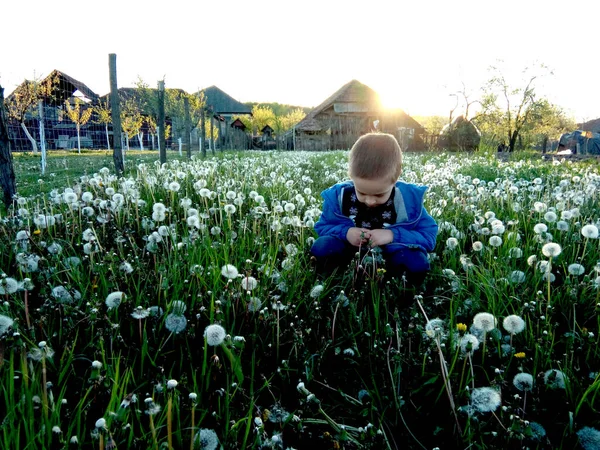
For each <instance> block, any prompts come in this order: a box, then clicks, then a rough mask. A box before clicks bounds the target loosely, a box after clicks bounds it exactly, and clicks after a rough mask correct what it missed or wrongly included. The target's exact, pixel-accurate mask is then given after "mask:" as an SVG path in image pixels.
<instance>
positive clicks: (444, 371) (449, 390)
mask: <svg viewBox="0 0 600 450" xmlns="http://www.w3.org/2000/svg"><path fill="white" fill-rule="evenodd" d="M417 305H419V308H420V309H421V312H422V313H423V315H424V316H425V320H427V321H428V322H429V319H428V318H427V314H426V313H425V310H424V309H423V305H421V301H420V300H418V299H417ZM435 344H436V346H437V349H438V355H439V357H440V367H441V372H442V378H443V380H444V387H445V388H446V394H447V395H448V401H449V402H450V407H451V408H452V413H453V414H454V420H455V422H456V428H457V429H458V432H459V433H460V434H462V429H461V427H460V423H459V421H458V415H457V414H456V406H455V405H454V396H453V395H452V386H451V385H450V380H449V378H448V372H447V367H446V360H445V359H444V353H443V352H442V346H441V345H440V339H439V336H438V337H437V338H436V340H435Z"/></svg>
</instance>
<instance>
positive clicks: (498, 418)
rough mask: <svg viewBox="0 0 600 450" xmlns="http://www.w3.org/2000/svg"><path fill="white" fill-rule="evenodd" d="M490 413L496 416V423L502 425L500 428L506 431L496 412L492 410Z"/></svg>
mask: <svg viewBox="0 0 600 450" xmlns="http://www.w3.org/2000/svg"><path fill="white" fill-rule="evenodd" d="M492 414H493V415H494V417H495V418H496V420H497V421H498V423H499V424H500V426H501V427H502V429H503V430H504V431H506V427H505V426H504V424H503V423H502V422H501V421H500V419H499V418H498V416H497V415H496V413H495V412H494V411H492Z"/></svg>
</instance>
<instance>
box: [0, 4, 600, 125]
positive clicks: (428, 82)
mask: <svg viewBox="0 0 600 450" xmlns="http://www.w3.org/2000/svg"><path fill="white" fill-rule="evenodd" d="M0 12H1V13H2V19H3V20H2V22H3V25H2V40H1V41H0V84H1V85H2V86H3V87H4V88H5V95H8V94H9V93H10V92H11V91H12V90H13V89H14V88H15V87H16V86H17V85H18V84H20V83H21V82H22V81H23V80H24V79H25V78H28V79H33V78H34V76H35V77H36V78H40V77H43V76H46V75H47V74H48V73H50V72H51V71H52V70H53V69H58V70H61V71H63V72H64V73H66V74H68V75H70V76H72V77H74V78H76V79H77V80H79V81H82V82H83V83H85V84H86V85H87V86H88V87H89V88H91V89H92V90H93V91H95V92H96V93H98V94H99V95H103V94H106V93H107V92H108V91H109V75H108V54H109V53H116V54H117V70H118V76H117V77H118V83H119V87H126V86H133V84H134V82H135V80H136V79H137V78H138V76H140V77H141V78H142V79H143V80H144V81H146V82H147V83H149V84H150V85H151V86H155V85H156V82H157V80H159V79H162V78H163V77H165V83H166V86H167V87H174V88H182V89H185V90H186V91H188V92H195V91H197V90H198V89H201V88H205V87H208V86H211V85H216V86H218V87H219V88H221V89H222V90H224V91H225V92H227V93H228V94H230V95H231V96H232V97H234V98H236V99H237V100H239V101H242V102H246V101H255V102H279V103H286V104H293V105H299V106H316V105H318V104H319V103H321V102H322V101H323V100H324V99H325V98H327V97H328V96H329V95H331V94H332V93H333V92H335V91H336V90H337V89H338V88H340V87H341V86H342V85H343V84H345V83H347V82H348V81H350V80H352V79H357V80H359V81H361V82H362V83H365V84H367V85H368V86H370V87H372V88H373V89H375V90H376V91H377V92H379V94H380V95H381V97H382V100H383V102H384V104H386V105H387V106H391V107H400V108H403V109H404V110H405V111H407V112H408V113H409V114H412V115H430V114H441V115H446V114H448V112H449V110H450V109H451V108H452V107H454V105H455V98H454V97H451V96H450V95H449V94H450V93H452V92H456V91H457V90H458V89H460V88H461V86H462V84H461V83H462V82H464V83H465V85H466V87H467V89H468V90H470V91H472V93H473V94H472V97H471V98H477V97H478V92H479V88H480V87H481V86H482V85H483V83H484V82H485V80H487V79H488V78H489V73H488V72H487V68H488V67H489V66H490V64H494V63H496V61H497V60H498V59H502V60H503V61H504V66H505V67H506V68H505V71H506V73H507V75H510V71H511V70H513V71H517V72H518V71H520V70H521V69H523V68H524V67H525V66H527V65H531V64H533V63H534V62H540V63H543V64H545V65H547V66H549V67H550V68H551V69H552V70H553V71H554V75H553V76H551V77H548V78H547V79H546V80H545V81H544V82H543V84H541V83H540V84H539V85H538V86H539V90H540V93H542V94H544V95H545V96H546V97H548V98H549V99H550V100H551V101H552V102H554V103H556V104H558V105H560V106H562V107H563V108H565V109H566V110H567V111H568V112H570V113H571V115H573V116H574V117H575V118H576V119H577V120H578V121H579V120H589V119H593V118H597V117H600V83H599V81H598V80H600V58H599V54H598V44H597V42H598V29H599V26H598V20H599V19H598V18H599V17H600V1H598V0H571V1H569V2H558V1H555V0H502V1H489V0H488V1H486V0H389V1H376V0H365V1H354V0H342V1H338V0H318V1H315V0H302V1H291V0H254V1H249V0H244V1H239V0H221V1H214V0H212V1H208V0H188V1H184V0H169V1H167V2H160V3H159V2H150V1H147V0H146V1H137V0H135V1H133V0H119V1H115V0H102V1H91V0H87V1H81V0H78V1H75V0H68V1H60V0H56V1H53V2H49V1H47V0H29V1H27V2H25V1H18V0H10V1H9V2H4V4H3V5H2V7H1V10H0ZM115 14H116V15H117V17H118V19H116V20H114V19H113V16H114V15H115ZM115 23H116V25H115ZM111 30H112V31H111Z"/></svg>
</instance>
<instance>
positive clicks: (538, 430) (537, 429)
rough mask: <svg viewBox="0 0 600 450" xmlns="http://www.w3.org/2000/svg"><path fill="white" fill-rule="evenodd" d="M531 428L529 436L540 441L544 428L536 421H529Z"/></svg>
mask: <svg viewBox="0 0 600 450" xmlns="http://www.w3.org/2000/svg"><path fill="white" fill-rule="evenodd" d="M529 429H530V430H531V438H532V439H534V440H536V441H541V440H542V439H543V438H544V437H545V436H546V430H545V429H544V427H543V426H541V425H540V424H539V423H537V422H529Z"/></svg>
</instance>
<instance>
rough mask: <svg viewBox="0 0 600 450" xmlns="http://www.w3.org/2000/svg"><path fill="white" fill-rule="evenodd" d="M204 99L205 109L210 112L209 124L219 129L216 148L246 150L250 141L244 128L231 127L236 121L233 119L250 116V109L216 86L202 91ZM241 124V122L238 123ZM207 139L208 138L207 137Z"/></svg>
mask: <svg viewBox="0 0 600 450" xmlns="http://www.w3.org/2000/svg"><path fill="white" fill-rule="evenodd" d="M200 92H202V93H204V97H205V99H206V107H207V109H208V110H209V111H210V118H211V122H212V123H213V125H214V126H215V127H217V128H218V129H219V138H218V140H217V147H219V148H236V149H247V148H249V146H250V143H251V139H250V137H249V136H248V135H247V134H246V130H245V127H244V129H241V128H240V127H239V126H237V127H233V126H231V125H232V124H233V123H234V122H235V121H236V120H235V119H234V117H237V116H243V115H248V116H251V115H252V109H251V108H250V107H249V106H247V105H244V104H243V103H241V102H238V101H237V100H236V99H234V98H233V97H231V96H230V95H229V94H227V93H225V92H223V91H222V90H221V89H219V88H218V87H217V86H210V87H207V88H205V89H203V90H202V91H200ZM240 122H241V121H240ZM207 137H208V136H207Z"/></svg>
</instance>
